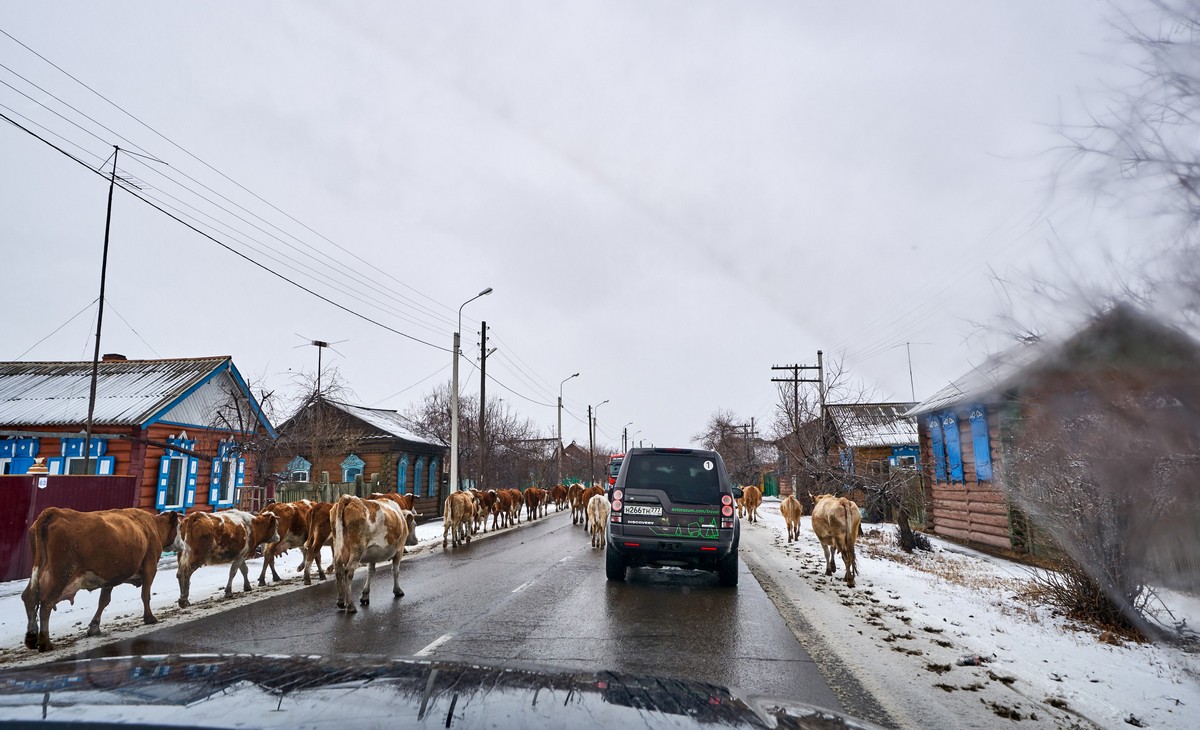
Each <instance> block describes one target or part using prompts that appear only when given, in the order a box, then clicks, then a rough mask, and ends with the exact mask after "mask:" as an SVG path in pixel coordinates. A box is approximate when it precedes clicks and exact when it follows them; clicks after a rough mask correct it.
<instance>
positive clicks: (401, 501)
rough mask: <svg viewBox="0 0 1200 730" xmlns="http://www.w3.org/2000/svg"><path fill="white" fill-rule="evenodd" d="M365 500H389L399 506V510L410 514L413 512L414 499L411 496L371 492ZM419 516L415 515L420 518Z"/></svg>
mask: <svg viewBox="0 0 1200 730" xmlns="http://www.w3.org/2000/svg"><path fill="white" fill-rule="evenodd" d="M367 499H389V500H391V501H393V502H395V503H396V504H398V505H400V509H406V510H408V511H410V512H413V511H415V508H414V507H413V505H414V504H415V498H414V497H413V495H411V494H397V493H396V492H371V494H370V495H369V496H368V497H367ZM420 516H421V515H417V517H420Z"/></svg>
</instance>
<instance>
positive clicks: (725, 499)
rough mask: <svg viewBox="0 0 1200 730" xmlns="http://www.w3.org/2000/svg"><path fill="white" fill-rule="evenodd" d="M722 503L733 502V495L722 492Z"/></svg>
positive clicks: (728, 503)
mask: <svg viewBox="0 0 1200 730" xmlns="http://www.w3.org/2000/svg"><path fill="white" fill-rule="evenodd" d="M721 504H724V505H730V504H733V497H731V496H729V495H728V494H722V495H721Z"/></svg>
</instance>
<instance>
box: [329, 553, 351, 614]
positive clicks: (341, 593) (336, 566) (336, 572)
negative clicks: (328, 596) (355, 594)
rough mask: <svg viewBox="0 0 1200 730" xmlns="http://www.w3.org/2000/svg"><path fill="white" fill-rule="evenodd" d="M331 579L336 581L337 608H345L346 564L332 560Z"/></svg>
mask: <svg viewBox="0 0 1200 730" xmlns="http://www.w3.org/2000/svg"><path fill="white" fill-rule="evenodd" d="M332 570H333V580H334V582H336V583H337V607H338V609H339V610H345V608H346V603H347V602H346V590H345V588H346V586H345V583H346V581H345V578H346V566H345V565H342V564H341V563H340V562H338V561H337V560H336V559H335V560H334V561H333V567H332Z"/></svg>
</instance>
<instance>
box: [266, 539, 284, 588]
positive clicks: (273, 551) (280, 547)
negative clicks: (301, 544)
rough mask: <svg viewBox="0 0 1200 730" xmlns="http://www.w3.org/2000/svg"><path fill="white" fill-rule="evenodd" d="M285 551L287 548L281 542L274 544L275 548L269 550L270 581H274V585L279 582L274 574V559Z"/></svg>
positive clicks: (276, 574) (277, 576)
mask: <svg viewBox="0 0 1200 730" xmlns="http://www.w3.org/2000/svg"><path fill="white" fill-rule="evenodd" d="M287 549H288V546H287V545H286V544H285V543H283V542H282V541H281V542H277V543H275V546H274V547H273V548H272V549H271V553H270V560H271V580H273V581H275V582H276V583H278V582H279V574H278V573H276V572H275V558H277V557H279V556H280V555H282V554H283V553H285V552H286V551H287ZM264 562H265V561H264Z"/></svg>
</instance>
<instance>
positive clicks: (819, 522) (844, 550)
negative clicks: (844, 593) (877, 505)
mask: <svg viewBox="0 0 1200 730" xmlns="http://www.w3.org/2000/svg"><path fill="white" fill-rule="evenodd" d="M814 500H815V501H816V504H814V505H813V511H812V528H813V532H815V533H816V535H817V539H818V540H820V541H821V550H822V551H823V552H824V553H825V575H833V571H835V570H837V565H836V563H835V562H834V559H833V554H834V551H835V550H836V551H837V552H839V553H841V554H842V562H844V563H845V564H846V585H848V586H850V587H851V588H853V587H854V576H855V575H857V574H858V564H857V562H855V560H854V541H855V540H856V539H857V538H858V527H859V522H860V519H861V518H860V516H859V514H858V505H856V504H855V503H854V502H852V501H850V500H849V499H846V498H845V497H835V496H833V495H832V494H822V495H819V496H817V497H814Z"/></svg>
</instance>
